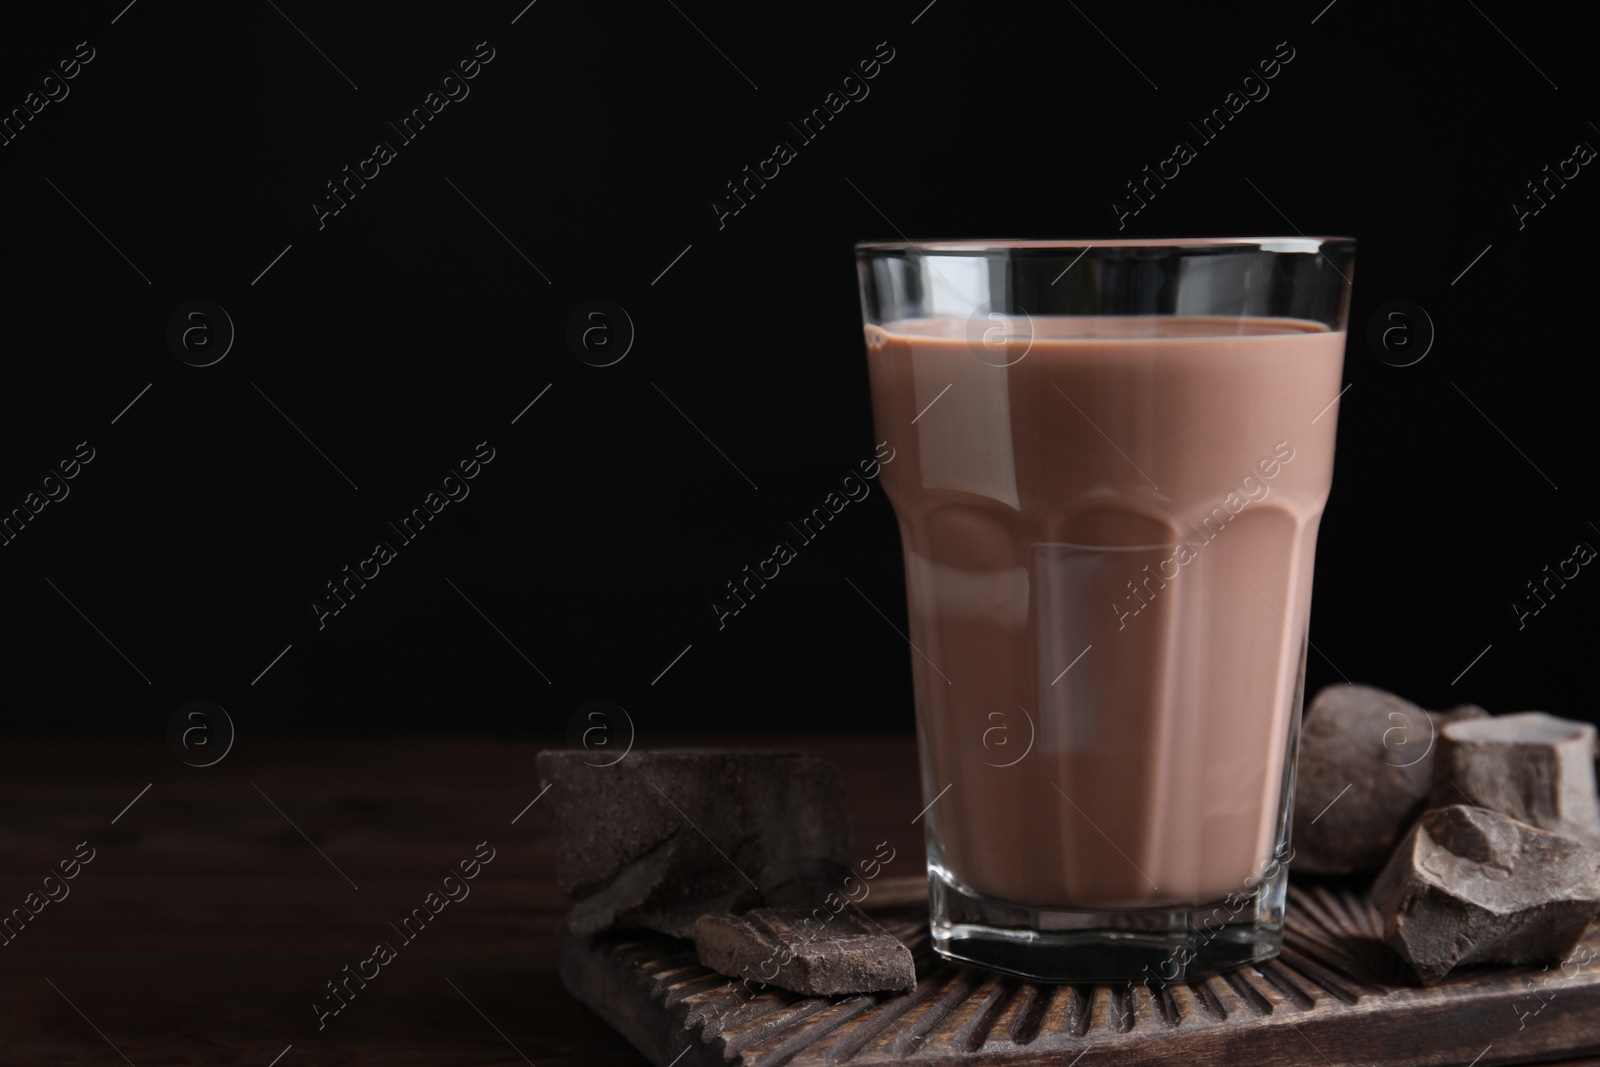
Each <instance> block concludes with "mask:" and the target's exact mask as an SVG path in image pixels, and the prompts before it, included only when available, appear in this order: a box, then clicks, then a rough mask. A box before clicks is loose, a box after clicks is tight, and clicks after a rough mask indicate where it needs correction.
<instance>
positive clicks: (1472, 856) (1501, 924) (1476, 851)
mask: <svg viewBox="0 0 1600 1067" xmlns="http://www.w3.org/2000/svg"><path fill="white" fill-rule="evenodd" d="M1373 903H1374V904H1376V905H1377V907H1378V910H1379V911H1380V912H1381V913H1382V914H1383V916H1384V940H1386V941H1387V942H1388V943H1389V944H1390V946H1391V947H1393V948H1394V950H1395V951H1396V952H1398V953H1399V954H1400V955H1401V956H1402V957H1404V958H1405V960H1406V961H1407V962H1408V963H1410V964H1411V966H1412V967H1413V968H1414V969H1415V970H1416V972H1417V974H1418V975H1419V976H1420V977H1421V978H1422V980H1423V981H1424V982H1425V983H1429V984H1432V983H1434V982H1437V981H1438V980H1439V979H1441V978H1443V977H1444V976H1445V974H1447V973H1448V972H1449V971H1450V969H1451V968H1452V967H1455V966H1457V965H1458V964H1463V963H1490V962H1493V963H1545V962H1548V963H1554V962H1556V961H1558V960H1561V959H1563V958H1564V957H1565V956H1566V955H1567V953H1568V952H1570V951H1571V950H1572V949H1573V947H1574V946H1576V945H1577V943H1578V941H1579V940H1580V939H1581V938H1582V937H1583V934H1584V931H1585V930H1586V929H1587V928H1588V926H1589V921H1590V920H1591V919H1592V918H1593V917H1594V914H1595V909H1596V907H1597V906H1600V853H1596V852H1594V851H1592V850H1590V849H1588V848H1586V847H1584V846H1583V845H1582V844H1580V843H1579V842H1577V841H1574V840H1572V839H1571V838H1568V837H1562V836H1561V835H1559V834H1552V833H1548V832H1546V831H1544V830H1540V829H1538V828H1537V827H1533V826H1529V825H1527V824H1526V823H1522V822H1518V821H1517V820H1516V819H1513V818H1511V817H1510V816H1507V815H1502V814H1500V813H1498V812H1492V811H1484V810H1483V809H1481V808H1473V807H1469V806H1468V805H1465V804H1454V805H1451V806H1450V807H1446V808H1432V809H1430V810H1428V811H1426V812H1424V813H1423V814H1422V817H1421V818H1420V819H1418V820H1417V825H1416V826H1415V827H1414V828H1413V829H1412V831H1411V833H1410V834H1409V835H1407V837H1406V839H1405V840H1404V841H1403V842H1401V844H1400V847H1399V848H1398V849H1396V850H1395V854H1394V857H1393V858H1392V859H1391V860H1390V861H1389V865H1388V866H1387V867H1385V868H1384V869H1383V873H1382V874H1380V875H1379V876H1378V880H1377V882H1376V884H1375V885H1374V886H1373Z"/></svg>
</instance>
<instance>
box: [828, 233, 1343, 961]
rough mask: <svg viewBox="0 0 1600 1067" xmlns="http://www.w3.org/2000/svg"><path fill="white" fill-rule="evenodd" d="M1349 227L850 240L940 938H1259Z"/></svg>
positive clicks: (1281, 884)
mask: <svg viewBox="0 0 1600 1067" xmlns="http://www.w3.org/2000/svg"><path fill="white" fill-rule="evenodd" d="M1354 251H1355V243H1354V242H1353V241H1351V240H1349V239H1346V238H1305V237H1294V238H1237V239H1235V238H1228V239H1178V240H1149V241H1146V240H1104V241H1092V242H1091V241H928V242H921V243H916V244H913V243H911V242H884V243H879V242H868V243H863V244H860V245H858V246H857V247H856V261H857V266H858V270H859V275H860V283H861V302H862V311H863V317H864V319H865V323H866V327H865V329H866V344H867V363H868V367H869V371H870V377H871V382H872V404H873V416H874V421H875V423H876V425H877V436H878V438H879V439H880V440H883V441H886V442H887V443H888V444H889V445H890V446H891V447H892V448H893V450H894V451H893V453H892V455H893V456H894V458H893V460H892V461H890V462H887V463H884V464H883V465H882V474H881V477H882V482H883V485H884V488H885V490H886V491H887V493H888V495H889V499H890V501H891V502H892V503H893V505H894V510H895V514H896V516H897V518H898V520H899V524H900V537H901V542H902V546H903V548H904V550H905V578H906V596H907V600H908V601H909V607H910V612H909V619H910V638H911V645H912V649H911V651H910V661H911V672H912V681H913V685H914V687H915V693H916V708H917V736H918V741H919V744H920V751H921V768H922V790H923V796H922V800H923V802H924V803H926V804H928V805H929V806H928V807H927V809H926V811H925V813H924V814H923V815H922V816H921V818H922V820H923V822H924V824H925V826H926V833H927V843H928V877H929V882H930V886H931V912H932V928H933V942H934V945H935V947H936V948H937V949H938V951H939V952H941V953H942V954H944V955H945V956H948V957H951V958H954V959H960V960H966V961H969V962H972V963H977V964H981V965H983V966H986V967H991V968H994V969H996V970H1001V971H1008V972H1011V973H1014V974H1020V975H1025V976H1028V977H1031V978H1041V979H1047V980H1053V981H1072V982H1077V981H1115V982H1124V981H1143V982H1168V981H1178V980H1186V979H1191V978H1195V977H1199V976H1201V975H1205V974H1210V973H1213V972H1216V971H1219V970H1223V969H1225V968H1228V967H1232V966H1235V965H1238V964H1241V963H1245V962H1249V961H1255V960H1263V959H1268V958H1270V957H1272V956H1274V955H1276V954H1277V952H1278V950H1279V947H1280V945H1281V943H1282V937H1283V908H1284V890H1285V885H1286V879H1287V876H1288V862H1289V859H1290V857H1291V854H1292V852H1291V849H1290V848H1289V842H1288V826H1289V816H1290V807H1291V803H1292V798H1293V792H1294V755H1295V741H1296V736H1297V734H1298V732H1299V723H1300V707H1301V699H1302V686H1303V675H1304V667H1305V655H1306V644H1307V640H1306V629H1307V623H1308V620H1309V616H1310V612H1311V569H1312V562H1313V557H1314V556H1315V555H1316V543H1317V524H1318V522H1319V520H1320V519H1321V517H1322V510H1323V507H1324V505H1325V504H1326V503H1327V499H1328V490H1329V487H1330V484H1331V482H1332V478H1333V450H1334V428H1335V421H1336V418H1337V413H1338V405H1337V403H1336V400H1337V398H1338V397H1339V395H1340V389H1341V380H1340V379H1341V374H1342V370H1343V363H1344V344H1345V319H1346V315H1347V312H1348V307H1349V299H1350V275H1351V272H1352V268H1353V257H1354Z"/></svg>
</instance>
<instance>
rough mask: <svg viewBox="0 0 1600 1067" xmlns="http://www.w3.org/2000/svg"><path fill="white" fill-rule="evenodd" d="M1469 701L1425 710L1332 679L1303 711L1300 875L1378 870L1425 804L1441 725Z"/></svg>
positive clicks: (1469, 711)
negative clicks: (1456, 705) (1444, 707)
mask: <svg viewBox="0 0 1600 1067" xmlns="http://www.w3.org/2000/svg"><path fill="white" fill-rule="evenodd" d="M1486 714H1487V713H1486V712H1485V711H1484V710H1483V709H1482V708H1479V707H1475V706H1473V705H1470V704H1468V705H1462V706H1460V707H1457V708H1452V709H1451V710H1450V711H1447V712H1429V711H1424V710H1423V709H1422V708H1419V707H1418V706H1417V705H1415V704H1413V703H1411V702H1410V701H1409V700H1403V699H1401V698H1400V697H1397V696H1395V695H1394V694H1393V693H1388V692H1385V691H1384V690H1382V689H1376V688H1373V687H1372V686H1367V685H1331V686H1328V687H1327V688H1325V689H1323V690H1322V691H1321V692H1319V693H1318V694H1317V696H1316V699H1314V700H1313V701H1312V702H1311V706H1310V707H1309V708H1307V709H1306V714H1305V719H1304V724H1303V726H1302V727H1301V730H1300V748H1299V759H1298V765H1297V770H1296V775H1295V804H1294V836H1293V841H1294V870H1295V873H1297V874H1360V873H1367V872H1372V871H1376V870H1378V869H1379V868H1381V867H1382V866H1383V864H1384V861H1385V860H1387V859H1388V858H1389V854H1390V852H1391V851H1393V849H1394V845H1395V842H1396V841H1398V840H1399V839H1400V835H1401V834H1403V833H1405V831H1406V827H1408V826H1409V825H1410V824H1411V820H1412V819H1413V818H1414V817H1415V816H1416V814H1417V812H1418V811H1419V810H1420V809H1421V808H1422V805H1423V801H1424V800H1425V798H1426V797H1427V795H1428V787H1429V784H1430V782H1431V781H1432V776H1433V759H1434V755H1435V749H1436V747H1437V739H1438V737H1437V735H1438V732H1439V730H1440V728H1441V727H1442V726H1443V725H1444V724H1446V723H1449V722H1457V721H1461V720H1463V719H1468V718H1474V717H1483V716H1485V715H1486Z"/></svg>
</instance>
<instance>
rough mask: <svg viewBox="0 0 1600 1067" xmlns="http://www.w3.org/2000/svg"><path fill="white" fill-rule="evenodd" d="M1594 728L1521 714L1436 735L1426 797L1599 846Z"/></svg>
mask: <svg viewBox="0 0 1600 1067" xmlns="http://www.w3.org/2000/svg"><path fill="white" fill-rule="evenodd" d="M1594 757H1595V728H1594V727H1593V726H1591V725H1589V724H1588V723H1586V722H1574V721H1573V720H1571V719H1558V718H1556V717H1555V716H1554V715H1546V714H1545V713H1544V712H1542V711H1524V712H1520V713H1518V714H1516V715H1500V716H1497V717H1494V718H1489V719H1480V720H1477V721H1474V722H1458V723H1453V724H1451V725H1450V726H1447V727H1445V728H1444V729H1443V730H1441V731H1440V732H1439V751H1438V756H1437V758H1436V759H1435V760H1434V764H1433V793H1432V795H1431V796H1430V798H1429V802H1430V803H1432V804H1434V805H1435V806H1443V805H1445V804H1466V803H1472V804H1476V805H1477V806H1478V807H1480V808H1488V809H1489V810H1490V811H1498V812H1501V813H1503V814H1505V815H1509V816H1511V817H1512V818H1514V819H1520V820H1522V821H1523V822H1525V823H1529V824H1530V825H1533V826H1537V827H1539V828H1540V829H1541V830H1549V831H1551V832H1552V833H1558V834H1565V835H1566V836H1567V837H1572V838H1576V839H1577V840H1579V841H1582V842H1583V843H1584V844H1586V845H1588V846H1589V847H1590V848H1596V847H1600V802H1597V801H1596V798H1595V778H1594Z"/></svg>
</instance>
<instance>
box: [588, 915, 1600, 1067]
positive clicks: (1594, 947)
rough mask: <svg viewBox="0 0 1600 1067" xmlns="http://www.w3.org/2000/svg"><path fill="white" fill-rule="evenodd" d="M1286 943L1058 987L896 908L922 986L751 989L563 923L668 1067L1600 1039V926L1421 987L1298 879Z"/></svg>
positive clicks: (1341, 1058) (1305, 1054)
mask: <svg viewBox="0 0 1600 1067" xmlns="http://www.w3.org/2000/svg"><path fill="white" fill-rule="evenodd" d="M1289 908H1290V910H1289V925H1288V932H1287V935H1286V937H1285V944H1284V951H1283V954H1282V955H1281V956H1280V957H1279V958H1277V959H1274V960H1269V961H1267V962H1266V963H1263V964H1259V965H1257V966H1253V967H1243V968H1238V969H1235V970H1233V971H1231V972H1228V973H1226V974H1222V975H1216V976H1213V977H1211V978H1207V979H1204V980H1201V981H1195V982H1188V983H1177V984H1172V985H1167V986H1162V987H1158V988H1155V989H1150V988H1146V987H1144V986H1139V985H1133V986H1128V985H1120V986H1119V985H1098V986H1094V985H1045V984H1039V983H1034V982H1029V981H1025V980H1022V979H1017V978H1011V977H1007V976H1003V975H998V974H993V973H991V972H987V971H983V970H980V969H977V968H973V967H967V966H963V965H959V964H955V963H951V962H949V961H946V960H943V959H941V958H940V957H938V956H937V955H936V954H935V953H934V952H933V951H932V949H931V947H930V946H929V941H928V928H927V917H926V911H925V907H922V906H918V905H915V904H912V905H905V904H902V905H899V906H898V907H895V908H892V909H888V910H879V911H877V912H876V913H875V915H876V917H877V918H878V920H879V921H880V922H881V923H883V924H884V926H886V927H887V928H889V929H890V930H891V931H892V932H894V933H895V934H896V935H897V936H899V937H900V938H901V939H902V940H903V941H904V942H905V943H906V944H907V945H908V946H910V948H911V950H912V954H913V956H914V957H915V958H916V961H917V975H918V983H917V988H916V989H915V990H914V991H912V992H910V993H906V994H899V995H895V994H875V995H865V996H839V997H804V996H801V995H799V994H795V993H789V992H786V991H783V990H774V989H768V990H765V991H762V992H760V993H758V994H754V995H752V994H751V993H750V992H749V991H748V990H746V989H745V987H744V986H743V985H742V984H740V983H737V982H732V981H730V980H729V979H727V978H725V977H723V976H721V975H719V974H716V973H715V972H713V971H710V970H708V969H706V968H704V967H702V966H700V965H699V963H698V962H697V961H696V959H695V954H694V947H693V945H691V944H690V943H689V942H687V941H679V940H676V939H673V938H669V937H665V936H663V935H659V934H654V933H649V932H635V933H614V934H610V935H605V936H602V937H600V938H598V939H595V940H594V941H593V942H586V941H583V940H581V939H579V938H576V937H573V936H571V935H570V934H568V933H567V932H566V931H565V930H563V932H562V939H561V948H560V970H561V978H562V981H563V983H564V984H565V985H566V986H567V988H568V989H569V990H570V991H572V993H573V994H574V995H575V996H577V997H578V998H579V999H580V1000H582V1001H584V1002H585V1003H586V1004H588V1005H589V1007H590V1008H592V1009H593V1010H594V1011H595V1012H596V1013H598V1014H599V1015H600V1016H601V1017H603V1018H605V1019H606V1020H607V1021H608V1022H610V1023H611V1024H612V1025H613V1026H615V1027H616V1028H617V1029H618V1030H619V1031H621V1032H622V1033H623V1035H624V1036H626V1037H627V1038H628V1039H629V1040H630V1041H632V1042H633V1044H634V1045H635V1046H636V1047H637V1048H639V1049H640V1051H642V1052H643V1053H644V1054H645V1055H646V1056H648V1057H649V1058H650V1059H651V1060H652V1061H653V1062H654V1063H656V1064H658V1065H659V1067H668V1065H669V1064H675V1065H676V1067H698V1065H704V1067H712V1065H725V1064H735V1065H740V1067H781V1065H788V1067H813V1065H823V1064H828V1065H833V1064H850V1065H858V1067H881V1065H888V1064H958V1063H962V1064H964V1063H984V1064H994V1065H1010V1064H1016V1065H1023V1064H1061V1065H1066V1064H1074V1065H1080V1064H1081V1065H1082V1067H1093V1065H1095V1064H1109V1063H1119V1064H1130V1063H1138V1064H1183V1065H1185V1067H1208V1065H1212V1064H1216V1065H1222V1064H1238V1063H1259V1064H1278V1063H1282V1064H1289V1063H1295V1064H1327V1065H1329V1067H1344V1065H1346V1064H1351V1065H1354V1064H1362V1065H1366V1064H1374V1063H1383V1064H1395V1065H1413V1064H1415V1065H1422V1064H1461V1065H1466V1064H1469V1063H1470V1064H1475V1065H1476V1067H1490V1065H1492V1064H1507V1063H1533V1062H1540V1061H1549V1060H1551V1059H1555V1058H1559V1057H1563V1056H1577V1055H1586V1054H1590V1053H1595V1052H1600V933H1597V932H1595V931H1593V930H1591V932H1590V935H1589V940H1588V942H1587V943H1586V945H1587V947H1588V948H1589V949H1590V950H1591V952H1592V953H1594V955H1595V957H1596V958H1595V960H1594V961H1592V962H1590V963H1589V964H1587V965H1586V966H1583V967H1578V966H1575V965H1574V966H1569V967H1566V968H1565V969H1563V968H1561V967H1551V968H1549V969H1543V968H1540V967H1518V968H1504V967H1497V968H1467V969H1463V970H1461V971H1459V972H1457V973H1455V974H1453V975H1451V976H1450V977H1449V978H1447V979H1446V980H1445V981H1444V982H1443V983H1441V984H1440V985H1438V986H1435V987H1432V988H1424V987H1422V986H1419V985H1415V984H1412V983H1411V982H1410V981H1409V980H1408V978H1407V977H1406V974H1405V971H1404V969H1403V967H1402V965H1401V964H1400V962H1399V960H1398V959H1397V958H1396V957H1395V956H1394V955H1393V954H1392V953H1391V952H1390V951H1389V949H1388V948H1387V947H1386V946H1385V945H1384V944H1383V943H1382V941H1381V921H1380V919H1379V917H1378V916H1377V914H1376V913H1375V912H1374V911H1373V910H1372V909H1371V908H1370V907H1369V906H1368V904H1367V902H1366V900H1365V899H1364V898H1362V897H1360V896H1358V895H1357V894H1355V893H1353V892H1351V891H1350V890H1348V889H1342V888H1330V887H1326V886H1315V885H1314V886H1301V885H1294V886H1292V887H1291V889H1290V905H1289Z"/></svg>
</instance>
